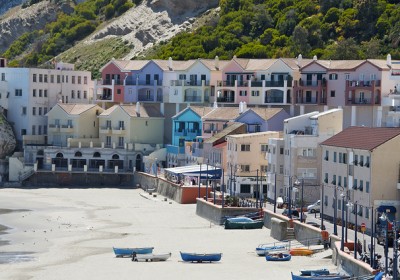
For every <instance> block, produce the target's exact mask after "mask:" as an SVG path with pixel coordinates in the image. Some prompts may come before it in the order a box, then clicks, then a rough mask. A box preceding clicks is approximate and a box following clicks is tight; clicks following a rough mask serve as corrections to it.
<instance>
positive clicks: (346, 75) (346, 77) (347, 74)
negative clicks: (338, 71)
mask: <svg viewBox="0 0 400 280" xmlns="http://www.w3.org/2000/svg"><path fill="white" fill-rule="evenodd" d="M344 79H345V80H346V81H348V80H350V74H349V73H345V74H344Z"/></svg>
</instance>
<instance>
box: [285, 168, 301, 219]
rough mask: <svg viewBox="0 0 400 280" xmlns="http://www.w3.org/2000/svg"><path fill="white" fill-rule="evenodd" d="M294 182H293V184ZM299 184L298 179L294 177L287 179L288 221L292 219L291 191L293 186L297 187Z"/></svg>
mask: <svg viewBox="0 0 400 280" xmlns="http://www.w3.org/2000/svg"><path fill="white" fill-rule="evenodd" d="M293 180H294V182H293ZM299 185H300V182H299V179H297V176H296V175H293V176H291V177H289V210H288V217H289V219H291V218H292V189H293V186H299Z"/></svg>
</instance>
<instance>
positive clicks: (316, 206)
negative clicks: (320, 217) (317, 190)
mask: <svg viewBox="0 0 400 280" xmlns="http://www.w3.org/2000/svg"><path fill="white" fill-rule="evenodd" d="M320 210H321V200H318V201H317V202H315V203H314V204H311V205H309V206H307V211H308V213H317V212H319V211H320Z"/></svg>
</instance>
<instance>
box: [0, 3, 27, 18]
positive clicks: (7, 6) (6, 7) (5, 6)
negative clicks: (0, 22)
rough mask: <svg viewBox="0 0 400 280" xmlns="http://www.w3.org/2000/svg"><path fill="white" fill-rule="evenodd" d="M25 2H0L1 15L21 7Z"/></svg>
mask: <svg viewBox="0 0 400 280" xmlns="http://www.w3.org/2000/svg"><path fill="white" fill-rule="evenodd" d="M23 2H25V1H23V0H7V1H0V15H2V14H4V13H5V12H6V11H8V10H9V9H11V8H12V7H15V6H18V5H21V4H22V3H23Z"/></svg>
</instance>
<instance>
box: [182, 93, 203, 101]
mask: <svg viewBox="0 0 400 280" xmlns="http://www.w3.org/2000/svg"><path fill="white" fill-rule="evenodd" d="M184 101H185V102H201V95H192V94H185V98H184Z"/></svg>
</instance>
